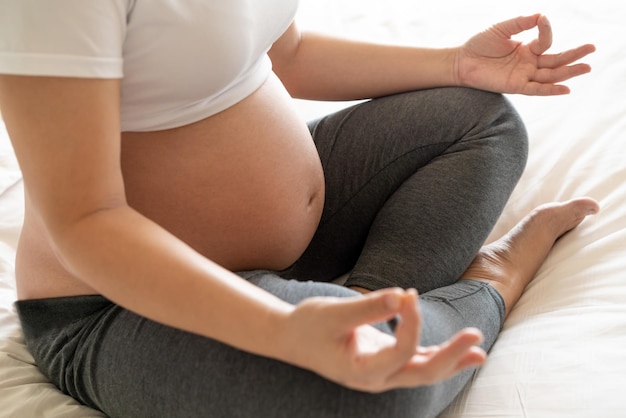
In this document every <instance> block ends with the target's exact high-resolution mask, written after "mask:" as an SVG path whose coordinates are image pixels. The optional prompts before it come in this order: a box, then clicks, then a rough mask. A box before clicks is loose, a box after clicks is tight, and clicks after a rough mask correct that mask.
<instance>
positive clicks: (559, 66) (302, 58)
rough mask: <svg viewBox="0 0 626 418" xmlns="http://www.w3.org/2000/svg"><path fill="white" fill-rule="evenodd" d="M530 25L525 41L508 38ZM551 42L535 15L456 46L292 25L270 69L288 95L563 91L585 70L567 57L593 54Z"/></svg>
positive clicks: (588, 49)
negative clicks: (455, 89)
mask: <svg viewBox="0 0 626 418" xmlns="http://www.w3.org/2000/svg"><path fill="white" fill-rule="evenodd" d="M534 27H538V29H539V35H538V38H537V39H536V40H534V41H532V42H531V43H529V44H522V43H520V42H517V41H513V40H512V39H511V37H512V36H513V35H515V34H518V33H520V32H523V31H525V30H529V29H532V28H534ZM551 43H552V30H551V28H550V23H549V22H548V20H547V18H545V17H544V16H541V15H539V14H537V15H532V16H524V17H518V18H515V19H511V20H508V21H505V22H501V23H498V24H496V25H494V26H492V27H491V28H490V29H488V30H486V31H484V32H482V33H480V34H478V35H476V36H474V37H472V38H471V39H470V40H469V41H468V42H467V43H465V44H464V45H462V46H461V47H457V48H447V49H446V48H443V49H429V48H414V47H402V46H389V45H379V44H373V43H366V42H358V41H351V40H344V39H337V38H331V37H326V36H323V35H319V34H315V33H308V32H304V33H303V32H300V31H299V30H298V28H297V26H296V25H295V24H292V25H291V27H290V28H289V29H288V30H287V31H286V32H285V34H284V35H283V36H282V37H281V38H280V39H279V40H278V41H277V42H276V43H275V44H274V46H273V48H272V49H271V50H270V57H271V58H272V62H273V64H274V71H275V72H276V74H277V75H278V76H279V77H280V78H281V80H282V81H283V83H284V84H285V86H286V87H287V90H288V91H289V92H290V93H291V94H292V96H294V97H297V98H303V99H314V100H354V99H364V98H371V97H379V96H384V95H389V94H393V93H399V92H403V91H409V90H419V89H424V88H431V87H442V86H467V87H473V88H478V89H483V90H489V91H495V92H501V93H522V94H529V95H553V94H566V93H568V92H569V89H568V88H567V87H565V86H562V85H558V84H556V83H560V82H562V81H565V80H568V79H570V78H572V77H575V76H578V75H581V74H584V73H587V72H589V71H590V67H589V66H588V65H586V64H574V65H570V64H572V63H574V62H575V61H577V60H579V59H580V58H582V57H584V56H586V55H587V54H589V53H591V52H593V51H594V50H595V48H594V47H593V45H583V46H580V47H578V48H574V49H572V50H568V51H565V52H562V53H559V54H552V55H547V54H544V53H545V52H546V50H547V49H548V48H549V47H550V45H551Z"/></svg>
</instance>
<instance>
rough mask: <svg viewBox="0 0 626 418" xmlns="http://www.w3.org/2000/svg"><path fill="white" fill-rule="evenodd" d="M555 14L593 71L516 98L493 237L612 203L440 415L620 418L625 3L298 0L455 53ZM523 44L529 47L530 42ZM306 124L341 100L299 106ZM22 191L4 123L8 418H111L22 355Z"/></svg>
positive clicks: (362, 32)
mask: <svg viewBox="0 0 626 418" xmlns="http://www.w3.org/2000/svg"><path fill="white" fill-rule="evenodd" d="M534 12H542V13H545V14H547V15H548V16H549V17H550V19H551V21H552V26H553V28H554V32H555V39H554V47H553V49H554V50H561V49H566V48H570V47H573V46H576V45H579V44H582V43H586V42H593V43H595V44H596V45H597V47H598V51H597V52H596V53H595V54H594V55H593V56H591V57H590V58H589V59H588V60H587V62H589V63H590V64H592V66H593V67H594V70H593V72H592V73H591V74H590V75H587V76H585V77H582V78H580V79H577V80H574V81H572V82H570V83H569V85H570V87H571V88H572V94H571V95H569V96H563V97H549V98H528V97H522V96H511V97H510V98H511V100H512V101H513V102H514V104H515V105H516V106H517V108H518V109H519V111H520V113H521V115H522V117H523V118H524V120H525V121H526V124H527V127H528V131H529V134H530V141H531V151H530V160H529V163H528V166H527V169H526V172H525V174H524V176H523V177H522V179H521V181H520V183H519V185H518V186H517V188H516V189H515V191H514V193H513V195H512V197H511V199H510V201H509V202H508V204H507V207H506V209H505V211H504V213H503V215H502V217H501V218H500V220H499V222H498V224H497V225H496V227H495V228H494V231H493V233H492V234H491V236H490V238H489V240H492V239H495V238H497V237H498V236H500V235H501V234H503V233H504V232H505V231H506V230H508V229H509V228H510V227H511V226H512V225H513V224H515V223H516V222H517V221H518V220H519V219H520V218H521V217H523V216H524V215H525V214H526V213H527V212H529V211H530V210H531V209H532V208H533V207H535V206H537V205H539V204H541V203H544V202H548V201H555V200H558V201H562V200H567V199H570V198H572V197H576V196H583V195H586V196H591V197H593V198H595V199H597V200H598V201H599V202H600V204H601V207H602V211H601V213H600V214H598V215H596V216H594V217H590V218H588V219H586V220H585V221H584V222H583V223H582V224H581V225H580V226H579V227H578V228H577V229H575V230H574V231H572V232H571V233H569V234H568V235H566V236H565V237H563V238H562V239H561V240H559V241H558V243H557V245H556V246H555V248H554V250H553V251H552V253H551V254H550V256H549V257H548V259H547V260H546V261H545V263H544V264H543V266H542V267H541V269H540V270H539V272H538V273H537V276H536V278H535V280H534V281H533V282H532V283H531V284H530V285H529V286H528V288H527V290H526V292H525V293H524V295H523V297H522V298H521V300H520V302H519V303H518V305H516V307H515V308H514V310H513V311H512V313H511V315H510V316H509V317H508V319H507V321H506V323H505V326H504V329H503V331H502V333H501V335H500V336H499V338H498V340H497V342H496V344H495V346H494V347H493V349H492V350H491V353H490V356H489V360H488V362H487V364H486V365H485V366H484V367H483V368H481V369H480V370H479V371H478V372H477V373H476V374H475V376H474V378H473V380H472V382H471V383H470V384H469V385H468V386H467V388H466V390H465V391H464V392H462V393H461V394H460V395H459V396H458V397H457V399H456V400H455V401H454V403H453V404H452V405H451V406H450V407H449V408H448V409H447V410H446V411H445V412H444V413H443V414H442V417H444V418H475V417H481V418H485V417H499V418H514V417H515V418H518V417H519V418H522V417H524V418H529V417H533V418H542V417H548V418H553V417H568V418H583V417H584V418H589V417H603V418H610V417H624V416H626V398H624V397H623V394H622V392H623V391H624V389H626V204H625V203H624V202H626V99H625V98H626V52H624V51H626V26H625V25H624V23H623V18H624V17H626V6H623V5H622V4H621V3H620V2H616V1H612V0H596V1H594V2H581V1H577V0H551V1H550V2H544V1H539V0H526V1H524V2H515V3H513V2H501V1H495V0H475V1H472V2H457V1H454V0H438V1H436V2H420V1H418V0H389V1H387V2H381V1H374V0H301V10H300V16H299V18H300V22H301V26H303V27H310V28H315V29H320V30H326V31H330V32H333V33H339V34H344V35H347V36H350V37H358V38H362V39H363V38H364V39H370V40H375V41H379V42H400V43H407V44H410V43H417V44H421V45H431V46H449V45H455V44H458V43H461V42H463V41H464V40H465V39H466V38H467V37H468V36H470V35H472V34H474V33H476V32H478V31H480V30H482V29H484V28H486V27H487V26H489V25H490V24H492V23H495V22H497V21H500V20H504V19H507V18H509V17H514V16H517V15H520V14H530V13H534ZM520 39H528V36H527V35H525V36H523V37H521V38H520ZM297 105H298V106H299V108H300V109H301V112H302V115H303V118H311V117H314V116H316V115H318V114H321V113H324V112H327V111H329V110H333V109H336V108H337V107H340V106H344V105H345V104H342V103H311V102H302V101H299V102H298V103H297ZM22 193H23V185H22V181H21V176H20V172H19V169H18V166H17V163H16V161H15V157H14V155H13V152H12V149H11V146H10V144H9V141H8V138H7V135H6V132H5V129H4V125H3V124H2V123H1V122H0V417H2V418H4V417H17V418H22V417H67V418H73V417H102V416H103V415H102V414H101V413H99V412H97V411H94V410H92V409H89V408H86V407H84V406H81V405H79V404H77V403H76V402H75V401H74V400H72V399H71V398H69V397H67V396H64V395H63V394H61V393H60V392H59V391H58V390H57V389H56V388H55V387H54V386H53V385H51V384H50V383H49V382H48V381H47V380H46V378H45V377H44V376H43V375H42V374H41V373H40V372H39V371H38V370H37V368H36V366H35V365H34V362H33V359H32V357H31V356H30V354H29V353H28V351H27V350H26V348H25V345H24V340H23V337H22V333H21V330H20V327H19V324H18V320H17V316H16V313H15V309H14V307H13V302H14V300H15V298H16V296H15V282H14V256H15V248H16V244H17V239H18V236H19V232H20V226H21V221H22V216H23V202H22V199H23V197H22Z"/></svg>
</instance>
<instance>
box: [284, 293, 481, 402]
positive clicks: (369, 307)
mask: <svg viewBox="0 0 626 418" xmlns="http://www.w3.org/2000/svg"><path fill="white" fill-rule="evenodd" d="M396 315H397V316H399V318H400V320H399V322H398V325H397V327H396V330H395V337H394V336H392V335H389V334H386V333H384V332H381V331H379V330H378V329H376V328H374V327H372V326H371V325H369V324H372V323H377V322H382V321H386V320H389V319H391V318H393V317H394V316H396ZM420 323H421V317H420V314H419V306H418V298H417V292H416V291H415V290H406V291H405V290H401V289H385V290H379V291H375V292H371V293H369V294H366V295H364V296H355V297H354V298H330V297H316V298H310V299H306V300H304V301H303V302H301V303H300V304H298V305H297V306H296V308H295V310H294V311H293V312H292V313H291V314H290V315H289V317H288V319H287V321H286V326H285V327H284V328H283V329H282V331H283V333H282V337H283V338H284V340H283V341H286V344H284V345H283V348H284V349H285V351H284V352H283V353H284V355H283V356H281V357H282V360H284V361H287V362H289V363H292V364H294V365H297V366H300V367H303V368H306V369H309V370H312V371H314V372H316V373H318V374H319V375H321V376H323V377H325V378H327V379H329V380H332V381H334V382H336V383H339V384H341V385H343V386H347V387H349V388H352V389H356V390H361V391H365V392H383V391H386V390H389V389H394V388H402V387H414V386H420V385H428V384H432V383H435V382H438V381H441V380H444V379H447V378H449V377H452V376H453V375H455V374H456V373H458V372H460V371H461V370H463V369H465V368H468V367H475V366H479V365H481V364H483V363H484V361H485V359H486V353H485V352H484V351H483V350H482V349H481V348H479V347H477V346H476V344H479V343H480V342H481V341H482V334H481V333H480V331H478V330H476V329H471V328H468V329H464V330H462V331H460V332H459V333H457V334H456V335H455V336H454V337H452V338H451V339H450V340H448V341H446V342H445V343H443V344H440V345H437V346H431V347H420V346H419V335H420V325H421V324H420Z"/></svg>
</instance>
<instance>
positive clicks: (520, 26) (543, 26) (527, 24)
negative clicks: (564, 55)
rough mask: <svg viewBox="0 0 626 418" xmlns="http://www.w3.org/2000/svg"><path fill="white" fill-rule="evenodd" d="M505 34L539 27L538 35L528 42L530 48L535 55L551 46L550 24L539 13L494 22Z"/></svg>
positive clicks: (509, 35)
mask: <svg viewBox="0 0 626 418" xmlns="http://www.w3.org/2000/svg"><path fill="white" fill-rule="evenodd" d="M496 27H497V28H498V30H500V31H501V32H502V33H503V34H504V35H505V36H507V37H509V38H510V37H512V36H513V35H517V34H519V33H522V32H524V31H527V30H530V29H532V28H534V27H537V28H538V29H539V35H538V37H537V38H536V39H533V40H532V41H531V42H530V50H531V51H532V53H533V54H535V55H541V54H543V53H544V52H546V51H547V50H548V49H549V48H550V47H551V46H552V26H551V25H550V21H549V20H548V18H547V17H546V16H544V15H541V14H534V15H531V16H520V17H516V18H513V19H509V20H506V21H504V22H500V23H498V24H496Z"/></svg>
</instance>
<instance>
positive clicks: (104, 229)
mask: <svg viewBox="0 0 626 418" xmlns="http://www.w3.org/2000/svg"><path fill="white" fill-rule="evenodd" d="M55 244H56V247H57V252H58V254H59V255H60V259H61V260H62V262H63V264H64V266H65V267H66V268H67V269H68V270H69V271H70V272H71V273H72V274H74V275H76V276H77V277H79V278H80V279H82V280H84V281H85V282H86V283H87V284H89V285H90V286H92V287H93V288H94V289H96V290H97V291H98V292H100V293H101V294H102V295H104V296H105V297H107V298H110V299H111V300H113V301H115V302H116V303H118V304H120V305H122V306H124V307H125V308H127V309H129V310H131V311H134V312H136V313H138V314H140V315H143V316H146V317H148V318H150V319H152V320H155V321H158V322H161V323H163V324H166V325H170V326H173V327H176V328H180V329H184V330H186V331H190V332H193V333H197V334H201V335H204V336H207V337H211V338H214V339H217V340H219V341H222V342H224V343H227V344H229V345H232V346H235V347H237V348H240V349H243V350H245V351H249V352H253V353H256V354H260V355H263V356H269V357H280V354H279V353H278V352H277V351H276V350H277V349H278V347H277V344H276V335H275V334H276V332H274V331H276V330H278V329H279V328H280V327H279V326H277V325H278V324H279V323H280V321H281V320H283V319H284V318H285V317H286V316H288V314H289V313H290V312H291V311H292V310H293V306H292V305H290V304H288V303H286V302H283V301H282V300H280V299H278V298H276V297H274V296H273V295H271V294H269V293H267V292H265V291H263V290H261V289H259V288H257V287H256V286H253V285H251V284H250V283H248V282H247V281H245V280H244V279H242V278H240V277H239V276H237V275H235V274H233V273H231V272H229V271H227V270H226V269H224V268H222V267H220V266H218V265H217V264H215V263H213V262H211V261H209V260H207V259H206V258H204V257H203V256H201V255H200V254H198V253H197V252H195V251H194V250H192V249H191V248H190V247H188V246H187V245H186V244H184V243H183V242H182V241H180V240H178V239H177V238H175V237H174V236H172V235H171V234H169V233H168V232H167V231H165V230H164V229H162V228H161V227H159V226H158V225H156V224H154V223H153V222H152V221H150V220H148V219H146V218H144V217H143V216H141V215H140V214H138V213H137V212H135V211H134V210H132V209H131V208H129V207H126V206H123V207H119V208H114V209H107V210H103V211H100V212H97V213H94V214H92V215H89V216H87V217H85V218H83V219H81V220H80V221H78V222H76V223H75V224H73V225H72V226H71V227H69V228H68V229H66V230H65V231H64V232H63V233H60V234H57V239H56V240H55Z"/></svg>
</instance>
